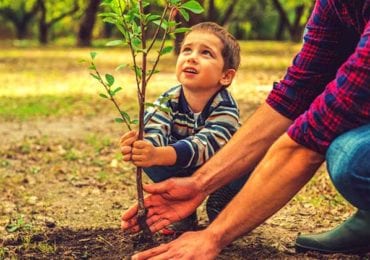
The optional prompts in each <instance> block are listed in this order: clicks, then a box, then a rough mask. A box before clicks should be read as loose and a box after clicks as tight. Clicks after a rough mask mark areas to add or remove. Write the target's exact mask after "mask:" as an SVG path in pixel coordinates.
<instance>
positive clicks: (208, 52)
mask: <svg viewBox="0 0 370 260" xmlns="http://www.w3.org/2000/svg"><path fill="white" fill-rule="evenodd" d="M202 53H203V54H204V55H207V56H210V57H213V54H212V52H210V51H209V50H204V51H203V52H202Z"/></svg>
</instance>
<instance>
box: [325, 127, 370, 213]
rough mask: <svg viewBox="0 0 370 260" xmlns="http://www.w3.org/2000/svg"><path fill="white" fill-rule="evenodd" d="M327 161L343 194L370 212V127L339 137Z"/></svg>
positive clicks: (334, 181) (354, 203) (355, 204)
mask: <svg viewBox="0 0 370 260" xmlns="http://www.w3.org/2000/svg"><path fill="white" fill-rule="evenodd" d="M326 162H327V167H328V171H329V175H330V178H331V179H332V181H333V183H334V186H335V187H336V188H337V190H338V191H339V193H341V194H342V196H343V197H344V198H345V199H346V200H347V201H349V202H350V203H351V204H352V205H354V206H355V207H357V208H359V209H362V210H370V124H368V125H364V126H362V127H359V128H356V129H353V130H351V131H349V132H347V133H344V134H342V135H340V136H338V137H337V138H336V139H335V140H334V141H333V142H332V144H331V145H330V146H329V149H328V151H327V153H326Z"/></svg>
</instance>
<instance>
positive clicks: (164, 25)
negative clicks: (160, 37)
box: [153, 20, 168, 30]
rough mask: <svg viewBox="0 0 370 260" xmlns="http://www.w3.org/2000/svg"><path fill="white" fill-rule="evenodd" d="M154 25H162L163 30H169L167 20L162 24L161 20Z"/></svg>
mask: <svg viewBox="0 0 370 260" xmlns="http://www.w3.org/2000/svg"><path fill="white" fill-rule="evenodd" d="M153 23H154V24H155V25H157V26H159V25H161V28H162V29H163V30H167V28H168V26H167V24H168V22H167V20H163V21H162V23H160V20H156V21H153Z"/></svg>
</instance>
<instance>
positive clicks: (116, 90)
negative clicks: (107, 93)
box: [113, 87, 122, 94]
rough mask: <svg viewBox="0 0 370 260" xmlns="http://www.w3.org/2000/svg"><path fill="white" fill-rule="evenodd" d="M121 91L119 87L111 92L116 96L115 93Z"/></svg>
mask: <svg viewBox="0 0 370 260" xmlns="http://www.w3.org/2000/svg"><path fill="white" fill-rule="evenodd" d="M121 90H122V88H121V87H118V88H116V89H115V90H113V94H116V93H117V92H119V91H121Z"/></svg>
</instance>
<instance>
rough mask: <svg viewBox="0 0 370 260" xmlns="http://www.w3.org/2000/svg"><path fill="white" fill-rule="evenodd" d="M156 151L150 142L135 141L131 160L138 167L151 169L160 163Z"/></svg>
mask: <svg viewBox="0 0 370 260" xmlns="http://www.w3.org/2000/svg"><path fill="white" fill-rule="evenodd" d="M156 151H157V148H156V147H155V146H154V145H153V144H152V143H150V142H148V141H144V140H139V141H135V142H134V144H133V148H132V151H131V154H132V157H131V159H132V161H133V163H134V164H135V165H136V166H140V167H151V166H153V165H157V163H158V160H157V159H158V154H157V152H156Z"/></svg>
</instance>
